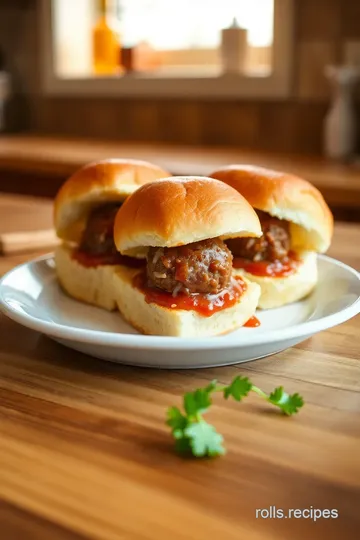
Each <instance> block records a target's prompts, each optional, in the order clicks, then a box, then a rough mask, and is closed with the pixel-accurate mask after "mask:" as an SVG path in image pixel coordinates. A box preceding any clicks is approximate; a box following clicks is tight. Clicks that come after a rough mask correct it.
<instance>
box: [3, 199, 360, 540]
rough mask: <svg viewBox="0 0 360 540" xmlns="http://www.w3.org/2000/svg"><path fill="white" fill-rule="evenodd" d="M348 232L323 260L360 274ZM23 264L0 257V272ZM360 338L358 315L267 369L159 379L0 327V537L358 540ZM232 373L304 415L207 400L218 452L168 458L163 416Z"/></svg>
mask: <svg viewBox="0 0 360 540" xmlns="http://www.w3.org/2000/svg"><path fill="white" fill-rule="evenodd" d="M7 204H8V205H9V204H10V202H9V200H8V202H7ZM17 204H18V201H15V202H14V206H13V210H14V214H13V216H12V219H13V221H14V222H16V218H15V214H16V212H15V207H16V205H17ZM40 207H42V206H41V205H40V206H39V207H38V208H40ZM17 215H18V223H19V226H20V225H22V219H21V216H20V215H19V214H17ZM3 216H4V214H3V213H2V212H1V213H0V230H1V227H3V226H4V225H5V221H4V217H3ZM43 219H44V226H46V227H47V226H48V219H49V217H48V215H47V214H46V212H45V214H44V217H43ZM359 234H360V227H358V226H354V225H342V224H339V225H337V227H336V232H335V238H334V242H333V245H332V248H331V250H330V254H331V255H332V256H334V257H338V258H339V259H341V260H343V261H345V262H346V263H349V264H352V265H353V266H355V267H356V268H357V269H360V250H359V248H358V241H359ZM26 258H29V255H24V256H17V257H16V258H10V259H6V258H5V259H0V274H1V273H3V272H4V271H6V270H8V269H9V267H11V266H14V265H15V264H17V263H19V262H21V261H22V260H25V259H26ZM359 332H360V318H359V317H358V318H356V319H352V320H351V321H349V322H347V323H345V324H343V325H341V326H339V327H336V328H334V329H332V330H329V331H327V332H322V333H321V334H318V335H317V336H315V337H313V338H311V339H309V340H307V341H305V342H304V343H302V344H300V345H298V346H296V347H294V348H292V349H290V350H288V351H285V352H283V353H280V354H278V355H275V356H272V357H270V358H266V359H263V360H258V361H256V362H252V363H249V364H245V365H241V366H237V367H236V366H235V367H226V368H218V369H205V370H201V371H172V372H166V371H156V370H154V371H151V370H145V369H134V368H128V367H121V366H118V365H115V364H110V363H105V362H100V361H97V360H95V359H92V358H89V357H87V356H85V355H83V354H80V353H76V352H73V351H71V350H68V349H66V348H63V347H61V346H60V345H57V344H55V343H53V342H52V341H50V340H49V339H47V338H46V337H43V336H41V335H39V334H37V333H35V332H32V331H30V330H27V329H25V328H22V327H20V326H18V325H17V324H15V323H13V322H11V321H10V320H8V319H6V318H5V317H4V316H0V336H1V340H0V500H1V503H0V531H1V538H2V539H4V540H50V539H51V540H70V539H71V540H73V539H84V538H88V539H90V538H92V539H101V540H118V539H131V540H132V539H134V540H145V539H146V540H170V539H171V540H192V539H194V540H205V539H206V540H208V539H209V538H216V539H219V540H225V539H226V540H242V539H248V540H258V539H260V540H271V539H275V538H276V539H278V540H279V539H281V540H282V539H283V540H289V539H292V540H303V539H304V538H307V539H314V540H315V539H320V540H322V539H325V538H326V539H328V540H332V539H338V538H343V539H344V540H345V539H346V540H352V539H354V540H355V539H358V538H359V530H360V514H359V508H360V414H359V413H360V345H359ZM235 374H244V375H247V376H249V377H251V379H252V380H253V381H254V383H255V384H258V385H259V386H261V387H262V388H263V389H264V390H271V389H272V388H274V387H275V386H276V385H279V384H282V385H284V386H285V388H286V389H288V390H289V391H291V392H295V391H298V392H300V393H301V394H303V395H304V398H305V400H306V406H305V407H304V409H303V410H302V411H301V412H300V414H299V415H298V416H297V417H293V418H284V417H282V416H281V415H279V414H277V413H275V412H274V411H272V409H271V408H270V407H267V406H266V405H264V404H262V403H261V402H259V400H258V399H257V398H256V397H254V398H253V397H249V398H248V399H247V400H246V401H244V403H241V404H238V403H234V402H224V401H223V400H221V399H219V400H217V401H216V405H215V406H214V410H213V412H211V413H210V415H209V420H211V421H212V422H213V423H214V424H215V425H216V426H217V428H218V429H219V430H220V431H221V432H222V433H223V435H224V436H225V439H226V445H227V447H228V454H227V455H226V456H225V457H222V458H219V459H216V460H213V461H211V460H209V461H196V460H183V459H181V458H179V457H177V456H176V455H175V454H174V452H173V447H172V442H171V440H170V437H169V433H168V429H167V428H166V427H165V425H164V417H165V410H166V408H167V406H168V405H171V404H179V403H180V396H181V395H182V393H183V392H184V391H186V390H191V389H194V388H195V387H196V386H198V385H203V384H205V383H207V382H208V381H210V380H211V379H213V378H215V377H216V378H217V379H219V381H221V382H223V383H226V382H227V381H229V380H230V379H231V378H232V377H233V376H234V375H235ZM271 506H272V507H276V508H277V509H289V508H292V509H307V508H310V507H311V506H312V507H313V508H318V509H322V510H324V509H329V510H331V509H336V510H338V512H339V518H338V519H325V518H323V519H319V520H318V521H317V522H316V523H314V521H312V520H311V519H296V518H292V519H282V520H280V519H260V518H258V519H256V517H255V516H256V510H257V509H269V508H270V507H271Z"/></svg>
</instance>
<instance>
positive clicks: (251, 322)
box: [244, 315, 261, 328]
mask: <svg viewBox="0 0 360 540" xmlns="http://www.w3.org/2000/svg"><path fill="white" fill-rule="evenodd" d="M260 324H261V322H260V321H259V319H258V318H257V317H255V315H254V316H253V317H250V319H249V320H248V321H247V322H246V323H245V324H244V326H245V327H246V328H257V327H258V326H260Z"/></svg>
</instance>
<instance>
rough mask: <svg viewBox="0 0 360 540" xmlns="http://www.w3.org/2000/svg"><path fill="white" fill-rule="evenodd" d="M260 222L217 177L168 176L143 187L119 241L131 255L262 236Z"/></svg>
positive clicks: (129, 203)
mask: <svg viewBox="0 0 360 540" xmlns="http://www.w3.org/2000/svg"><path fill="white" fill-rule="evenodd" d="M261 234H262V233H261V227H260V222H259V219H258V217H257V215H256V213H255V211H254V210H253V209H252V208H251V206H250V204H249V203H248V202H247V201H246V200H245V199H244V198H243V197H242V196H241V195H240V194H239V193H238V192H237V191H236V190H235V189H233V188H231V187H229V186H227V185H226V184H224V183H222V182H218V181H217V180H213V179H211V178H204V177H196V176H187V177H180V176H177V177H175V176H174V177H172V178H165V179H163V180H160V181H159V182H153V183H151V184H147V185H145V186H142V187H141V188H139V189H138V190H137V191H136V192H135V193H134V194H133V195H131V196H130V197H129V198H128V199H127V200H126V201H125V203H124V204H123V206H122V207H121V208H120V210H119V212H118V213H117V216H116V218H115V225H114V240H115V244H116V247H117V249H118V250H119V251H120V252H121V253H122V254H126V255H133V256H138V257H141V256H144V255H145V254H146V251H147V247H148V246H154V247H156V246H159V247H160V246H161V247H173V246H181V245H184V244H190V243H191V242H197V241H200V240H205V239H206V238H214V237H217V236H221V237H223V238H234V237H238V236H261Z"/></svg>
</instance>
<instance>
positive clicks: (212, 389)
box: [204, 379, 217, 394]
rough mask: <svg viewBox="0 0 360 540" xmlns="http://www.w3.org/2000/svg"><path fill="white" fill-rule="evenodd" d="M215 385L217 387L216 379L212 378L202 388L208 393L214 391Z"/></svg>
mask: <svg viewBox="0 0 360 540" xmlns="http://www.w3.org/2000/svg"><path fill="white" fill-rule="evenodd" d="M216 387H217V380H216V379H214V380H213V381H211V383H209V384H208V385H207V386H206V387H205V388H204V390H205V391H206V392H208V393H209V394H210V393H211V392H215V390H216Z"/></svg>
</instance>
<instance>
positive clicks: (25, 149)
mask: <svg viewBox="0 0 360 540" xmlns="http://www.w3.org/2000/svg"><path fill="white" fill-rule="evenodd" d="M109 157H132V158H138V159H145V160H149V161H153V162H154V163H158V164H159V165H161V166H162V167H164V168H165V169H167V170H169V171H170V172H171V173H173V174H180V175H181V174H184V175H192V174H194V175H207V174H210V173H211V171H213V170H214V169H216V168H218V167H221V166H223V165H226V164H230V163H236V162H237V163H239V162H240V163H241V162H242V163H244V162H245V163H253V164H257V165H263V166H268V167H272V168H275V169H280V170H286V171H289V172H293V173H295V174H298V175H300V176H303V177H304V178H306V179H308V180H309V181H310V182H312V183H313V184H314V185H315V186H317V187H318V188H319V189H320V190H321V192H322V193H323V195H324V197H325V199H326V200H327V202H328V203H329V204H330V205H331V206H332V207H341V208H347V209H349V210H351V211H352V212H353V213H357V212H358V211H359V213H360V165H358V166H357V165H352V166H350V165H342V164H334V163H330V162H328V161H326V160H323V159H321V158H315V157H306V156H299V155H289V154H284V155H275V154H267V153H264V152H256V151H249V150H241V149H229V148H227V149H225V148H217V147H216V148H213V147H180V146H170V145H165V144H164V145H159V144H157V145H153V144H145V143H143V144H137V143H126V142H105V141H93V140H91V141H90V140H89V141H87V140H84V139H60V138H50V137H37V136H12V137H5V136H3V137H1V138H0V191H13V192H17V191H19V192H22V193H31V194H35V195H45V196H53V195H54V194H55V193H56V191H57V189H58V188H59V186H60V185H61V183H62V182H63V181H64V179H65V178H66V177H67V176H68V175H70V174H71V173H72V172H73V171H74V170H75V169H77V168H78V167H80V166H82V165H83V164H85V163H88V162H90V161H94V160H98V159H104V158H109ZM35 178H36V180H35Z"/></svg>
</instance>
